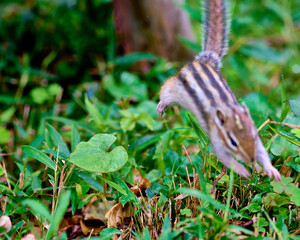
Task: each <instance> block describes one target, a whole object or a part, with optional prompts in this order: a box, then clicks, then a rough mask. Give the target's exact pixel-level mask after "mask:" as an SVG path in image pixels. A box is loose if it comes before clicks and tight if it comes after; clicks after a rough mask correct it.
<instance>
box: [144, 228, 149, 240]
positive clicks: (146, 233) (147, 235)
mask: <svg viewBox="0 0 300 240" xmlns="http://www.w3.org/2000/svg"><path fill="white" fill-rule="evenodd" d="M142 240H151V236H150V233H149V229H148V227H146V228H145V229H144V232H143V238H142Z"/></svg>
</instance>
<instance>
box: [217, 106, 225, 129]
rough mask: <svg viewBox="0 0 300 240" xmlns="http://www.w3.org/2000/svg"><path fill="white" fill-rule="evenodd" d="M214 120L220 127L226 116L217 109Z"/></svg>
mask: <svg viewBox="0 0 300 240" xmlns="http://www.w3.org/2000/svg"><path fill="white" fill-rule="evenodd" d="M216 122H217V124H218V125H219V126H221V127H222V126H224V124H225V122H226V116H225V114H224V113H223V112H222V110H221V109H217V111H216Z"/></svg>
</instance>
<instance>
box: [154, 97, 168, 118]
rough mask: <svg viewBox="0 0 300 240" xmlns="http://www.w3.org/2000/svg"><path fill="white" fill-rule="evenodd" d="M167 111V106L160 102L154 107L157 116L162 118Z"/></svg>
mask: <svg viewBox="0 0 300 240" xmlns="http://www.w3.org/2000/svg"><path fill="white" fill-rule="evenodd" d="M166 109H167V106H166V105H165V104H163V103H162V101H160V102H159V103H158V104H157V107H156V111H157V113H158V115H159V116H162V115H163V113H164V111H165V110H166Z"/></svg>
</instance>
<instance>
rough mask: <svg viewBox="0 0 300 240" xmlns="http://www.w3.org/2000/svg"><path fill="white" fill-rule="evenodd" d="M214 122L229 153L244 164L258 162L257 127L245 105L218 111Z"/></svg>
mask: <svg viewBox="0 0 300 240" xmlns="http://www.w3.org/2000/svg"><path fill="white" fill-rule="evenodd" d="M214 121H215V123H216V126H217V129H218V133H219V137H220V138H221V139H220V140H221V141H222V142H223V144H224V147H225V148H226V150H227V152H228V153H231V154H232V155H234V156H237V157H238V159H241V160H243V161H244V162H249V163H252V162H254V161H255V160H256V139H257V131H256V127H255V125H254V123H253V121H252V119H251V116H250V114H249V110H248V108H247V107H246V105H245V104H243V106H240V105H235V106H231V107H228V108H226V110H225V109H223V110H221V109H217V110H216V112H215V118H214Z"/></svg>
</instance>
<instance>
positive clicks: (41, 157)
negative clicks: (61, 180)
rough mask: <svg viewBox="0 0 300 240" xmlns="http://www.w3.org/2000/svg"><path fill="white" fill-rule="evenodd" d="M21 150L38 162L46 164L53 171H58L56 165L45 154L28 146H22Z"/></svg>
mask: <svg viewBox="0 0 300 240" xmlns="http://www.w3.org/2000/svg"><path fill="white" fill-rule="evenodd" d="M21 148H22V150H23V152H24V153H26V154H27V155H29V156H31V157H33V158H35V159H36V160H38V161H40V162H41V163H43V164H45V165H46V166H48V167H49V168H51V169H53V170H54V171H55V170H56V164H55V163H54V162H53V161H52V160H51V159H50V158H49V157H48V156H47V155H46V154H45V153H43V152H41V151H40V150H38V149H36V148H34V147H32V146H28V145H25V146H22V147H21Z"/></svg>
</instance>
